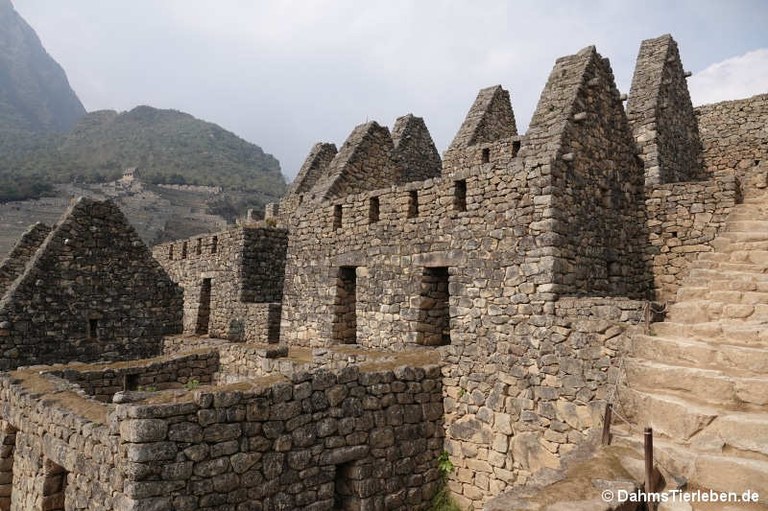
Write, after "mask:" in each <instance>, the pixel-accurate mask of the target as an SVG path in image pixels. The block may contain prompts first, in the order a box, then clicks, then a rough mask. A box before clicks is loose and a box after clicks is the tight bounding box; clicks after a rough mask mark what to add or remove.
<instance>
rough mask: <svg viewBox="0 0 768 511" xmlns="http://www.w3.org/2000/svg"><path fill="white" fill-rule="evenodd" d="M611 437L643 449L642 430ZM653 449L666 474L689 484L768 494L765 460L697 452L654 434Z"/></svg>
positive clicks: (720, 508) (655, 457) (767, 472)
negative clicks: (675, 476)
mask: <svg viewBox="0 0 768 511" xmlns="http://www.w3.org/2000/svg"><path fill="white" fill-rule="evenodd" d="M614 438H615V441H614V443H615V444H616V445H617V446H627V447H631V448H633V449H635V450H637V451H638V452H643V433H642V429H641V430H639V431H636V432H634V433H633V434H632V435H626V436H625V435H621V436H616V437H614ZM653 451H654V461H655V462H656V464H658V465H659V466H660V467H661V468H662V469H663V470H664V471H666V472H667V473H670V474H676V475H679V476H682V477H684V478H686V479H687V480H688V484H689V486H693V487H697V488H707V489H712V490H714V491H718V492H720V491H724V492H737V493H739V494H741V493H743V492H745V491H747V490H751V491H754V492H757V493H758V494H760V495H761V502H764V500H763V499H764V498H765V497H764V496H765V495H768V461H762V460H755V459H750V458H743V457H739V456H730V455H723V454H701V453H698V452H696V451H695V450H694V449H691V448H689V447H687V446H681V445H679V444H676V443H674V442H671V441H669V440H665V439H663V438H656V436H655V435H654V439H653ZM711 509H718V510H723V509H725V508H723V507H715V508H711ZM745 509H748V508H745Z"/></svg>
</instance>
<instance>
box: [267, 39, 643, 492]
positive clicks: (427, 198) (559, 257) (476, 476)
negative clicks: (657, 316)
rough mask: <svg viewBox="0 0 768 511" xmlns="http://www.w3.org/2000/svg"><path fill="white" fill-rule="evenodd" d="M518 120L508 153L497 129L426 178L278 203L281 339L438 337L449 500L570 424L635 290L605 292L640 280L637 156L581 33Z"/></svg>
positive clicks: (595, 405) (587, 404)
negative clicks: (296, 206)
mask: <svg viewBox="0 0 768 511" xmlns="http://www.w3.org/2000/svg"><path fill="white" fill-rule="evenodd" d="M499 90H500V89H499ZM494 94H496V95H498V97H502V96H503V94H501V93H500V92H498V90H497V91H496V92H494ZM483 96H484V94H483V93H482V92H481V95H480V99H482V98H483ZM492 96H493V94H492ZM507 102H508V99H507ZM491 103H493V102H491ZM534 120H535V122H533V123H532V126H531V130H529V133H528V134H527V135H526V136H525V137H522V138H520V139H518V140H519V142H520V147H519V151H517V149H516V148H514V149H515V150H514V156H513V151H512V150H511V149H513V147H511V144H512V143H513V142H514V138H506V139H499V140H500V142H491V143H510V152H509V153H507V156H506V157H499V158H498V159H496V160H494V159H493V157H492V156H491V158H490V159H489V161H488V162H487V163H483V161H482V160H481V159H480V158H482V153H480V154H479V155H478V156H479V159H478V160H477V161H474V160H468V159H466V158H465V159H461V158H459V159H458V160H454V161H457V162H460V163H457V165H463V167H462V168H458V167H457V168H453V169H452V171H451V173H446V172H444V173H443V176H442V177H441V178H434V179H428V180H425V181H422V182H418V183H409V184H406V185H399V186H398V185H396V184H395V183H392V185H390V186H389V187H386V188H381V189H378V190H371V191H367V192H363V193H358V194H354V195H347V196H345V197H343V198H337V199H335V200H333V201H325V202H321V203H320V204H319V205H318V206H317V207H315V208H313V209H312V210H311V211H310V210H304V211H303V212H302V213H301V214H298V215H295V216H293V217H290V218H287V219H284V220H283V221H285V222H286V223H287V224H288V225H289V229H290V232H291V236H290V238H289V245H288V255H287V268H286V280H285V293H284V302H283V324H284V325H285V326H286V328H283V330H282V339H281V340H282V341H283V342H285V343H287V344H289V345H290V346H291V347H293V346H303V347H309V348H321V347H324V346H329V345H334V344H339V343H348V342H355V343H357V345H358V346H361V347H365V348H379V349H391V350H399V349H403V348H405V347H410V346H414V345H423V346H424V348H422V349H425V350H430V349H431V350H435V351H439V352H440V353H441V354H442V355H443V359H444V361H445V362H446V365H445V368H444V371H445V372H444V385H445V390H446V395H447V397H446V410H448V413H447V415H446V428H447V429H446V432H447V437H446V445H447V446H449V450H450V452H451V454H452V457H451V459H452V461H453V462H454V464H456V466H457V467H459V469H458V470H457V471H456V472H455V473H454V474H452V476H451V483H450V484H451V489H452V491H453V493H454V494H455V495H456V498H457V499H459V500H460V502H461V504H462V505H465V506H469V505H471V506H479V505H481V503H482V502H483V501H484V500H486V499H487V498H488V497H489V496H491V495H495V494H497V493H499V492H500V491H503V490H504V489H505V488H507V487H509V486H511V485H514V484H518V483H522V482H525V481H526V480H528V478H529V477H531V475H532V474H533V473H535V472H536V471H537V470H540V469H542V468H546V467H552V466H553V465H557V464H559V463H560V461H559V460H560V456H561V455H565V454H567V453H568V452H570V451H571V450H572V449H573V448H574V447H575V445H577V444H578V443H579V442H580V441H582V440H584V439H585V436H586V434H587V433H588V431H589V430H590V428H591V427H592V426H593V425H594V424H596V423H597V422H596V421H595V419H594V417H595V414H597V413H598V412H599V411H601V410H602V408H603V406H604V401H603V400H604V399H605V397H606V392H607V391H608V387H607V384H608V383H610V382H612V381H613V380H614V379H615V372H616V367H617V365H618V353H619V351H620V349H621V346H622V344H621V343H622V342H623V341H622V340H621V335H620V334H621V332H622V331H623V328H622V326H621V323H622V322H625V323H627V322H628V323H632V322H638V321H641V320H642V318H643V311H644V307H645V304H644V303H643V302H636V301H631V300H628V299H626V298H621V297H617V298H605V295H611V294H627V295H634V296H645V295H646V294H647V292H648V289H649V286H650V283H651V273H650V265H649V264H647V254H646V252H645V249H646V247H645V241H644V240H645V238H646V232H645V215H644V210H643V208H642V207H641V204H642V198H643V190H644V187H643V170H642V166H641V164H640V162H639V160H637V158H636V157H635V155H634V141H633V138H632V133H631V131H630V129H629V126H628V123H627V120H626V117H625V116H624V113H623V109H622V105H621V100H620V98H619V94H618V91H616V88H615V85H614V83H613V77H612V74H611V71H610V67H609V66H608V64H607V62H606V61H605V60H604V59H602V58H601V57H600V56H599V55H598V54H597V53H596V52H595V50H594V48H587V49H585V50H583V51H582V52H580V53H579V54H577V55H575V56H572V57H569V58H566V59H563V60H561V61H559V62H558V64H557V65H556V67H555V71H554V72H553V74H552V77H551V80H550V83H549V84H548V86H547V89H546V90H545V93H544V94H543V95H542V100H541V101H540V103H539V107H538V109H537V115H536V116H535V117H534ZM478 143H480V142H478ZM472 147H473V146H469V149H467V150H468V151H469V150H471V148H472ZM457 154H458V153H457ZM464 154H465V155H466V154H470V153H468V152H466V153H464ZM472 154H474V153H472ZM457 158H458V157H457ZM445 161H446V162H447V161H448V160H447V159H446V160H445ZM596 162H597V163H596ZM373 204H375V205H376V208H375V209H376V211H377V214H376V215H372V214H371V211H372V209H373V208H372V205H373ZM351 281H353V282H354V285H351V284H350V282H351ZM446 290H447V293H446ZM568 295H586V297H584V298H578V299H577V298H569V297H568ZM446 305H447V306H446ZM350 312H354V320H351V319H350V317H349V316H350ZM350 325H354V330H355V331H354V334H355V335H354V337H352V336H350V335H348V332H349V330H350V328H349V326H350ZM342 332H343V333H344V335H341V333H342Z"/></svg>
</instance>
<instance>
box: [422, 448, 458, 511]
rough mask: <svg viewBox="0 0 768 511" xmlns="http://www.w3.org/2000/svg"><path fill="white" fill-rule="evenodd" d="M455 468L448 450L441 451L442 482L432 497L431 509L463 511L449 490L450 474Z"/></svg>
mask: <svg viewBox="0 0 768 511" xmlns="http://www.w3.org/2000/svg"><path fill="white" fill-rule="evenodd" d="M455 468H456V467H454V465H453V462H452V461H451V456H450V454H448V451H443V452H441V453H440V456H438V457H437V470H438V471H439V472H440V479H441V481H440V482H441V484H440V489H439V490H438V492H437V494H436V495H435V498H434V499H432V506H431V507H430V508H429V510H430V511H463V510H462V509H461V507H460V506H459V505H458V504H457V503H456V502H455V501H454V500H453V499H452V498H451V494H450V492H449V491H448V476H449V475H450V474H451V472H453V471H454V469H455Z"/></svg>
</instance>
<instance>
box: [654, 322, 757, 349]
mask: <svg viewBox="0 0 768 511" xmlns="http://www.w3.org/2000/svg"><path fill="white" fill-rule="evenodd" d="M651 332H652V333H653V334H654V335H657V336H661V337H693V338H695V339H700V340H704V341H708V342H715V343H725V344H731V345H737V346H748V347H754V348H768V329H766V327H765V324H763V323H760V322H750V321H725V320H721V321H710V322H706V323H694V324H687V323H676V322H673V321H665V322H663V323H653V324H652V325H651Z"/></svg>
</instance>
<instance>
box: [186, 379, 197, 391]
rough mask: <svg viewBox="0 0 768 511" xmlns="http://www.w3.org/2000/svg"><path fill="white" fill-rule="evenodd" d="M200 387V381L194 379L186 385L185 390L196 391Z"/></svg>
mask: <svg viewBox="0 0 768 511" xmlns="http://www.w3.org/2000/svg"><path fill="white" fill-rule="evenodd" d="M199 386H200V381H199V380H196V379H194V378H193V379H191V380H189V381H188V382H187V383H185V384H184V388H185V389H187V390H195V389H196V388H198V387H199Z"/></svg>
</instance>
